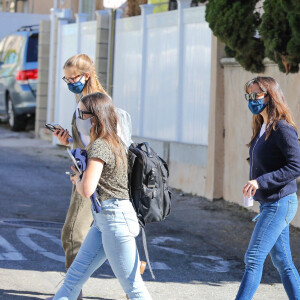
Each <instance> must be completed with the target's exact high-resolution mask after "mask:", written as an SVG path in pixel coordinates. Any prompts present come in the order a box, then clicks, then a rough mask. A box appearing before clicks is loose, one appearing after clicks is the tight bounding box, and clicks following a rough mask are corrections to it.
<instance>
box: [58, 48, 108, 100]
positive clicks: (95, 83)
mask: <svg viewBox="0 0 300 300" xmlns="http://www.w3.org/2000/svg"><path fill="white" fill-rule="evenodd" d="M69 67H74V68H76V69H77V70H78V72H79V73H80V74H83V73H89V74H90V77H89V79H88V81H87V83H86V85H85V86H84V89H83V91H84V94H85V95H87V94H91V93H96V92H101V93H104V94H106V91H105V89H104V87H103V86H102V85H101V83H100V82H99V80H98V76H97V74H96V70H95V65H94V63H93V61H92V60H91V59H90V57H89V56H88V55H86V54H76V55H74V56H71V57H70V58H69V59H67V61H66V62H65V64H64V66H63V69H66V68H69Z"/></svg>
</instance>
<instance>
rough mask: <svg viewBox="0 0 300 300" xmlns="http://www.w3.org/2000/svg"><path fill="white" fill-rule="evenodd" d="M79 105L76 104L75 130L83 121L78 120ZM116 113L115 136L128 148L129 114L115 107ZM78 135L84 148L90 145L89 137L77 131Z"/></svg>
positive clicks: (130, 141)
mask: <svg viewBox="0 0 300 300" xmlns="http://www.w3.org/2000/svg"><path fill="white" fill-rule="evenodd" d="M79 103H80V101H79V102H78V104H77V107H76V112H75V114H76V115H75V116H76V127H77V129H78V128H80V126H78V124H79V123H80V122H84V121H83V120H81V119H79V118H78V108H79ZM116 113H117V116H118V124H117V134H118V136H119V137H120V138H121V140H122V141H123V143H124V144H125V145H126V146H127V147H129V146H130V144H131V143H132V140H131V133H132V126H131V117H130V115H129V113H128V112H127V111H125V110H123V109H121V108H118V107H116ZM78 132H79V134H80V139H81V142H82V144H83V146H84V147H86V146H87V145H88V144H89V143H90V136H89V135H83V134H81V132H80V131H79V130H78Z"/></svg>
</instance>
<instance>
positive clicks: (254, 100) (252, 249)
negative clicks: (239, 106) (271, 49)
mask: <svg viewBox="0 0 300 300" xmlns="http://www.w3.org/2000/svg"><path fill="white" fill-rule="evenodd" d="M245 91H246V95H245V96H246V100H247V101H248V107H249V109H250V111H251V112H252V113H253V121H252V128H253V135H252V138H251V140H250V143H249V144H248V146H249V154H250V181H248V182H247V183H246V184H245V185H244V187H243V189H242V193H243V195H244V197H248V198H250V197H253V198H254V200H256V201H258V202H259V204H260V214H259V215H258V216H257V217H256V218H255V219H256V220H257V223H256V226H255V228H254V231H253V234H252V237H251V240H250V243H249V246H248V250H247V252H246V254H245V264H246V268H245V272H244V276H243V279H242V282H241V285H240V288H239V291H238V294H237V296H236V299H238V300H241V299H243V300H244V299H248V300H250V299H252V298H253V296H254V294H255V291H256V289H257V288H258V286H259V283H260V280H261V276H262V270H263V265H264V261H265V259H266V257H267V255H268V254H269V253H270V255H271V258H272V262H273V264H274V266H275V267H276V268H277V270H278V272H279V274H280V277H281V280H282V283H283V285H284V288H285V290H286V293H287V295H288V297H289V299H300V277H299V274H298V271H297V269H296V268H295V265H294V263H293V260H292V254H291V249H290V242H289V223H290V222H291V221H292V220H293V218H294V217H295V214H296V212H297V207H298V200H297V195H296V191H297V185H296V178H297V177H298V176H300V146H299V143H298V134H297V128H296V125H295V122H294V120H293V117H292V114H291V111H290V109H289V107H288V105H287V103H286V101H285V98H284V95H283V93H282V91H281V88H280V86H279V84H278V83H277V82H276V81H275V80H274V79H273V78H271V77H256V78H254V79H252V80H250V81H249V82H247V83H246V85H245Z"/></svg>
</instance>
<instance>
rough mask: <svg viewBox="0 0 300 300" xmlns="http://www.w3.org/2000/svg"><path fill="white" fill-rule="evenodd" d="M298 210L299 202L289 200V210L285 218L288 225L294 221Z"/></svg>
mask: <svg viewBox="0 0 300 300" xmlns="http://www.w3.org/2000/svg"><path fill="white" fill-rule="evenodd" d="M297 208H298V200H288V210H287V213H286V216H285V221H286V222H287V224H289V223H291V221H292V220H293V219H294V217H295V215H296V212H297Z"/></svg>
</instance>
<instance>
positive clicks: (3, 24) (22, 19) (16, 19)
mask: <svg viewBox="0 0 300 300" xmlns="http://www.w3.org/2000/svg"><path fill="white" fill-rule="evenodd" d="M41 20H49V16H47V15H34V14H19V13H7V12H0V28H1V30H0V40H1V39H2V38H3V37H4V36H6V35H8V34H11V33H14V32H15V31H16V30H17V29H19V28H20V27H21V26H26V25H37V24H39V23H40V21H41Z"/></svg>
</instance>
